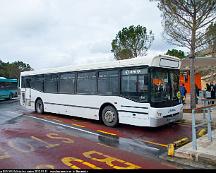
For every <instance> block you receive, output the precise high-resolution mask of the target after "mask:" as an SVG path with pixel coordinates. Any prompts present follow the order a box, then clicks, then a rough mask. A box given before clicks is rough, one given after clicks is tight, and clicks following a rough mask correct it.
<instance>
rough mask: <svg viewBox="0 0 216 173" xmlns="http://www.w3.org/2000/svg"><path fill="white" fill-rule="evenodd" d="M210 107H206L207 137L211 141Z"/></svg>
mask: <svg viewBox="0 0 216 173" xmlns="http://www.w3.org/2000/svg"><path fill="white" fill-rule="evenodd" d="M210 109H211V108H209V109H208V117H207V119H208V139H209V140H210V141H211V142H212V131H211V111H210Z"/></svg>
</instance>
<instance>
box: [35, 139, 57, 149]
mask: <svg viewBox="0 0 216 173" xmlns="http://www.w3.org/2000/svg"><path fill="white" fill-rule="evenodd" d="M31 138H32V139H34V140H36V141H39V142H41V143H43V144H45V147H46V148H53V147H57V146H59V145H60V144H49V143H48V142H46V141H44V140H42V139H39V138H37V137H35V136H31Z"/></svg>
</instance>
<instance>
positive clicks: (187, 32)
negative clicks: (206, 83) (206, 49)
mask: <svg viewBox="0 0 216 173" xmlns="http://www.w3.org/2000/svg"><path fill="white" fill-rule="evenodd" d="M158 7H159V9H160V10H161V11H162V16H163V21H162V24H163V27H164V31H165V35H166V38H167V40H168V41H169V42H171V43H173V44H175V45H178V46H182V47H187V48H188V49H189V50H190V55H189V57H190V58H191V59H190V76H191V78H190V79H191V80H190V84H191V91H190V93H191V101H190V103H191V108H195V107H196V102H195V82H194V73H195V72H194V59H195V55H196V52H197V51H198V50H199V49H202V48H203V46H204V45H206V43H207V42H208V40H206V39H205V35H206V34H205V29H206V28H207V26H208V25H209V24H210V23H211V22H212V21H214V20H215V18H216V13H215V11H216V1H215V0H160V1H159V3H158Z"/></svg>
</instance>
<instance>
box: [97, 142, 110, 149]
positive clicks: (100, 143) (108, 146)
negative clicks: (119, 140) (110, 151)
mask: <svg viewBox="0 0 216 173" xmlns="http://www.w3.org/2000/svg"><path fill="white" fill-rule="evenodd" d="M97 144H99V145H102V146H104V147H108V148H113V147H111V146H109V145H106V144H102V143H99V142H98V143H97Z"/></svg>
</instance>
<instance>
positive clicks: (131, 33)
mask: <svg viewBox="0 0 216 173" xmlns="http://www.w3.org/2000/svg"><path fill="white" fill-rule="evenodd" d="M153 40H154V36H153V33H152V31H150V32H149V33H147V29H146V28H145V27H143V26H140V25H138V26H133V25H131V26H129V27H128V28H126V27H125V28H123V29H122V30H121V31H119V32H118V34H117V35H116V37H115V39H114V40H113V41H112V43H111V45H112V50H111V52H113V53H114V56H115V59H117V60H121V59H129V58H135V57H137V56H142V55H146V52H147V50H148V49H149V47H150V46H151V43H152V41H153Z"/></svg>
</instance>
